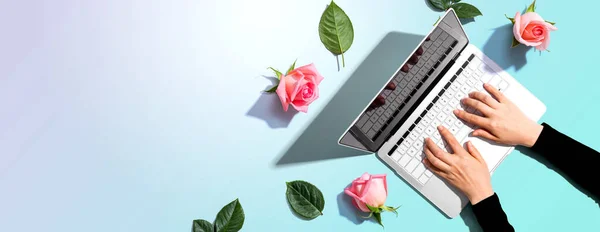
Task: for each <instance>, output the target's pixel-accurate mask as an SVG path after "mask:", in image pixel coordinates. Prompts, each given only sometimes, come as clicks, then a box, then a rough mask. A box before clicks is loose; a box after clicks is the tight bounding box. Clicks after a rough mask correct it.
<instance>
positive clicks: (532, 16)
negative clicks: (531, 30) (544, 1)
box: [515, 12, 544, 33]
mask: <svg viewBox="0 0 600 232" xmlns="http://www.w3.org/2000/svg"><path fill="white" fill-rule="evenodd" d="M520 18H521V19H520V22H521V23H520V28H519V29H520V30H521V33H522V32H523V30H524V29H525V27H527V25H529V24H530V23H531V22H533V21H538V22H544V19H543V18H542V16H540V15H539V14H538V13H535V12H528V13H525V14H523V15H521V17H520ZM515 22H516V18H515Z"/></svg>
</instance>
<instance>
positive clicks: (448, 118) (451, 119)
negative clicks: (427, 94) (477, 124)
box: [444, 115, 456, 126]
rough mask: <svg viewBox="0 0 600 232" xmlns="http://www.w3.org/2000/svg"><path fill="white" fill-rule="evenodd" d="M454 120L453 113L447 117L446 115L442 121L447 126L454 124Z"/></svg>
mask: <svg viewBox="0 0 600 232" xmlns="http://www.w3.org/2000/svg"><path fill="white" fill-rule="evenodd" d="M454 120H456V118H455V117H454V115H449V116H448V117H446V120H444V123H445V124H446V125H448V126H452V125H454Z"/></svg>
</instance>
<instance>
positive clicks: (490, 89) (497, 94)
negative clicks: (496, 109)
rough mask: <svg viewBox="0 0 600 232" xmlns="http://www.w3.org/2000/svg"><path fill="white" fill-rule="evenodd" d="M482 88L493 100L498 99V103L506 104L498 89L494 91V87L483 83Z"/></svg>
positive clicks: (505, 99)
mask: <svg viewBox="0 0 600 232" xmlns="http://www.w3.org/2000/svg"><path fill="white" fill-rule="evenodd" d="M483 88H484V89H485V90H486V91H488V93H490V94H491V95H492V96H494V98H496V99H498V102H506V101H508V99H507V98H506V97H505V96H504V94H503V93H502V92H500V91H499V90H498V89H496V87H494V86H492V85H490V84H488V83H485V84H483Z"/></svg>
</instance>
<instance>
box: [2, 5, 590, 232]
mask: <svg viewBox="0 0 600 232" xmlns="http://www.w3.org/2000/svg"><path fill="white" fill-rule="evenodd" d="M467 2H471V3H474V4H475V5H477V6H478V7H479V8H480V9H481V11H482V12H483V14H484V16H482V17H478V18H476V20H475V22H471V23H468V24H466V26H465V27H466V30H467V33H468V35H469V36H470V39H471V41H472V43H474V44H475V45H477V46H478V47H479V48H481V49H482V50H484V52H485V53H486V54H488V56H490V57H491V58H492V59H494V60H496V61H497V63H498V64H500V66H502V67H503V68H505V69H506V70H508V72H509V73H511V74H512V75H513V76H515V78H516V79H518V80H519V81H520V82H521V83H522V84H523V85H524V86H526V87H527V88H528V89H529V90H530V91H531V92H533V93H534V94H535V95H536V96H537V97H538V98H540V99H541V100H542V101H543V102H544V103H545V104H546V105H547V107H548V111H547V113H546V115H544V117H543V119H542V120H543V121H546V122H549V123H551V124H552V125H553V126H554V127H556V128H558V129H559V130H561V131H563V132H565V133H567V134H569V135H571V136H573V137H575V138H577V139H578V140H580V141H582V142H584V143H585V144H588V145H590V146H591V147H594V148H600V140H597V139H596V138H597V136H596V133H595V132H596V131H598V129H600V126H598V124H597V123H596V122H597V118H598V113H600V111H598V103H597V99H600V91H597V86H598V83H599V81H598V79H597V78H596V76H595V71H596V70H597V66H598V65H597V60H598V59H597V57H596V56H597V54H600V48H599V47H598V46H596V45H595V43H594V41H593V39H594V38H595V35H594V32H593V29H592V30H591V31H592V32H591V33H592V34H590V28H594V27H595V26H594V25H595V24H594V22H593V21H592V20H590V16H591V15H595V14H596V13H597V12H596V9H598V8H599V7H600V3H599V2H596V1H586V2H585V3H583V2H582V3H577V4H575V3H557V2H555V1H549V0H541V1H538V10H537V11H538V12H539V13H540V14H541V15H542V16H543V17H545V18H546V19H548V20H551V21H555V22H557V27H558V28H559V30H558V31H556V32H554V33H553V34H552V42H551V45H550V48H549V49H550V50H551V51H552V52H551V53H543V54H541V55H540V54H539V53H537V52H534V51H533V50H526V49H524V48H523V47H520V48H517V49H512V50H511V49H508V47H509V45H510V36H511V34H510V33H511V31H510V27H509V26H507V25H508V23H509V21H508V20H507V19H506V18H504V14H505V13H506V14H508V15H510V16H512V15H514V13H515V12H516V11H520V10H523V9H524V8H525V7H526V6H527V5H528V4H529V3H530V2H529V1H525V0H506V1H481V0H471V1H467ZM337 3H338V4H339V5H340V6H341V7H342V8H343V9H345V10H346V13H347V14H348V15H349V16H350V17H351V19H352V20H353V24H354V29H355V41H354V44H353V46H352V48H351V49H350V51H348V53H347V54H346V68H343V69H341V70H340V71H338V70H337V61H336V59H335V57H333V56H332V55H331V54H330V53H329V52H328V51H327V50H325V48H324V47H323V45H322V44H321V43H320V40H319V37H318V32H317V25H318V22H319V18H320V15H321V13H322V11H323V9H324V8H325V7H326V5H327V4H328V1H327V0H318V1H316V0H310V1H307V0H286V1H281V0H257V1H239V0H237V1H234V0H219V1H202V0H175V1H160V0H144V1H141V0H106V1H79V0H55V1H40V0H20V1H9V0H2V1H0V28H1V29H2V32H3V33H2V34H3V35H2V36H1V37H0V51H2V52H0V110H1V111H0V231H7V232H12V231H39V230H40V229H42V230H44V231H190V228H191V224H192V220H193V219H198V218H204V219H207V220H209V221H212V220H213V219H214V217H215V215H216V213H217V212H218V211H219V209H220V208H221V207H222V206H223V205H225V204H226V203H228V202H230V201H232V200H233V199H235V198H239V199H240V201H241V203H242V205H243V207H244V210H245V212H246V222H245V224H244V228H243V231H292V232H293V231H381V230H382V229H381V227H380V226H379V225H377V224H375V223H373V222H371V221H363V220H362V219H361V218H360V217H357V216H356V214H355V211H354V209H353V208H352V206H351V205H349V201H348V199H347V198H346V197H344V195H343V194H341V193H342V190H343V189H344V187H346V185H348V184H349V183H350V182H351V181H352V180H353V179H354V178H356V177H358V176H360V175H361V174H362V173H364V172H370V173H374V174H375V173H387V174H388V186H389V198H388V204H389V205H402V207H401V208H400V209H399V216H398V218H396V217H395V216H394V215H393V214H385V215H384V216H383V220H384V223H385V225H386V227H385V230H387V231H468V230H469V228H471V230H472V231H477V230H478V229H477V228H478V227H477V225H476V224H474V221H473V220H474V219H473V216H472V213H471V211H470V209H467V210H465V211H464V212H463V213H462V214H461V217H457V218H455V219H447V218H446V217H445V216H443V215H442V214H441V213H439V212H438V211H437V210H436V209H435V208H434V207H433V206H431V205H430V204H429V203H428V202H427V201H426V200H425V199H424V198H422V197H421V196H420V195H418V194H417V193H416V192H414V191H413V190H412V189H411V188H410V187H409V186H408V185H407V184H406V183H405V182H404V181H402V180H401V179H399V178H397V177H396V176H395V175H394V174H393V172H392V171H391V170H389V169H388V168H387V167H386V166H385V165H384V164H383V163H381V162H380V161H379V160H378V159H377V158H376V157H375V156H374V155H372V154H363V153H360V152H355V151H352V150H349V149H344V148H341V147H339V146H337V145H336V144H335V143H331V142H329V140H333V141H334V140H336V139H337V138H338V136H339V135H340V132H338V131H335V130H330V129H328V128H327V124H328V123H327V120H330V119H331V118H330V117H332V118H333V119H335V117H334V116H335V115H334V116H331V115H330V114H331V112H329V113H328V114H327V115H325V116H323V114H322V113H326V112H327V110H326V109H328V108H329V107H327V108H326V107H324V106H325V105H327V104H328V103H329V102H330V100H331V99H334V100H335V98H334V97H335V96H336V93H338V92H340V93H341V92H343V91H348V90H347V89H345V88H341V87H342V86H343V85H344V83H345V82H346V81H347V80H349V78H350V77H353V74H354V73H359V72H368V71H369V70H357V69H358V67H359V66H360V65H361V64H363V63H365V62H367V61H369V60H366V58H367V56H368V55H369V54H371V53H372V51H374V50H375V48H376V46H378V45H379V44H381V43H382V39H383V38H384V37H385V36H386V35H387V36H389V35H392V37H388V38H409V37H410V38H413V39H414V38H415V37H414V35H412V36H411V34H420V35H423V34H426V33H427V32H428V31H429V30H430V29H431V28H432V24H433V23H434V22H435V21H436V19H437V18H438V16H440V15H441V14H442V13H441V12H435V11H433V10H431V9H430V8H429V7H428V6H427V4H426V3H425V1H422V0H419V1H408V0H402V1H398V0H394V1H392V0H385V1H384V0H380V1H351V0H338V1H337ZM582 4H583V6H582ZM388 42H390V41H388ZM391 42H394V41H391ZM395 42H396V43H397V42H398V41H395ZM377 57H378V56H377V55H375V56H372V57H371V59H370V61H369V62H373V60H375V61H376V60H377ZM382 57H383V56H382ZM404 58H405V57H398V61H397V62H402V61H403V60H404ZM295 59H298V63H299V64H307V63H311V62H314V63H315V64H316V65H317V68H318V69H319V70H320V72H321V73H322V74H323V76H325V80H324V81H323V82H322V84H321V85H320V91H321V98H320V99H319V100H318V101H316V102H315V103H314V104H312V105H311V106H310V108H309V113H308V114H301V113H299V114H293V113H281V106H280V105H279V103H278V100H277V98H276V97H275V96H274V95H261V93H260V91H261V90H263V89H265V88H266V87H268V86H269V85H270V83H271V82H270V80H269V79H268V78H265V77H264V76H267V77H268V76H271V73H270V72H268V70H266V67H269V66H274V67H279V68H280V69H285V68H286V67H287V66H288V65H289V64H290V63H291V62H293V61H294V60H295ZM380 59H382V58H380ZM382 62H383V61H382ZM372 71H373V72H374V73H376V71H377V70H372ZM354 76H355V77H356V75H354ZM356 78H358V79H359V80H363V81H364V79H361V78H369V77H356ZM372 78H373V82H369V83H377V81H381V80H385V79H387V78H388V77H387V76H385V77H384V78H383V79H378V78H381V77H380V76H377V75H373V77H372ZM377 85H379V83H377ZM365 91H366V90H365ZM373 94H374V93H370V92H369V94H368V95H373ZM368 100H369V99H368V98H367V99H364V98H360V99H349V100H348V101H347V102H349V103H350V105H356V104H359V103H362V102H365V101H368ZM354 103H356V104H354ZM324 109H325V110H324ZM339 116H340V117H348V116H344V115H339ZM344 119H345V118H344ZM564 155H569V154H564ZM296 179H303V180H307V181H309V182H312V183H314V184H315V185H317V186H318V187H319V188H320V189H321V190H322V191H323V193H324V195H325V198H326V206H325V210H324V215H323V216H322V217H319V218H317V219H315V220H314V221H310V222H309V221H303V220H300V219H298V218H296V217H295V216H294V215H293V214H292V213H291V212H290V209H289V208H288V206H287V203H286V200H285V182H286V181H290V180H296ZM492 179H493V186H494V189H495V191H496V192H497V193H498V194H499V196H500V198H501V201H502V204H503V206H504V209H505V210H506V212H507V214H508V215H509V219H510V221H511V223H512V224H513V225H514V226H515V228H516V229H517V230H518V231H597V230H598V228H600V221H599V220H597V219H598V218H600V210H598V206H597V205H596V204H595V203H594V201H592V200H591V199H589V198H588V197H586V196H585V195H584V194H582V193H580V192H579V191H578V190H577V189H575V188H573V187H572V186H571V184H569V183H568V182H567V181H566V180H564V179H563V178H562V177H561V176H560V175H558V174H556V173H555V172H554V171H552V170H549V169H548V168H547V167H546V166H544V165H543V164H541V163H539V162H537V161H536V160H534V159H532V158H530V157H529V156H526V155H523V154H521V153H520V152H519V151H515V152H513V153H512V154H511V155H510V156H509V157H508V158H507V159H506V160H505V162H504V163H503V164H502V165H501V166H500V167H499V168H498V169H497V171H496V172H495V174H494V176H493V178H492Z"/></svg>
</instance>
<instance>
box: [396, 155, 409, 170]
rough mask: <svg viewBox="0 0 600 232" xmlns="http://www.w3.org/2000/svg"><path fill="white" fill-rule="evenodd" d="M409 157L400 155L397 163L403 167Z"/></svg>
mask: <svg viewBox="0 0 600 232" xmlns="http://www.w3.org/2000/svg"><path fill="white" fill-rule="evenodd" d="M410 160H411V158H410V156H407V155H404V156H402V157H400V160H398V164H400V166H402V167H405V166H406V165H407V164H408V161H410Z"/></svg>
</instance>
